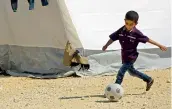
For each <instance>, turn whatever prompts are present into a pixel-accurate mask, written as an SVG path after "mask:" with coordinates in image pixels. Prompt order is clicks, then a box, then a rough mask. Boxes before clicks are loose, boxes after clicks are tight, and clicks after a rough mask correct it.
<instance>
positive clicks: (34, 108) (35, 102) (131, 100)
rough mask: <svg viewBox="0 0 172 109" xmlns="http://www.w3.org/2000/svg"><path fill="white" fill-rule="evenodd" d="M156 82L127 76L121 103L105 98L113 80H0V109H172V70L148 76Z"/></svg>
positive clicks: (150, 73)
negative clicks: (146, 81) (149, 87)
mask: <svg viewBox="0 0 172 109" xmlns="http://www.w3.org/2000/svg"><path fill="white" fill-rule="evenodd" d="M145 73H146V74H148V75H150V76H152V77H153V78H154V79H155V82H154V84H153V86H152V88H151V89H150V91H149V92H146V91H145V88H146V84H145V83H144V82H143V81H142V80H140V79H138V78H135V77H132V76H127V75H126V76H125V78H124V81H123V83H122V86H123V88H124V91H125V92H124V93H125V94H124V96H123V98H122V99H121V100H120V101H119V102H109V101H108V99H107V98H104V97H103V96H102V95H103V94H104V89H105V87H106V86H107V85H108V84H109V83H112V82H114V80H115V77H116V76H115V75H114V76H103V77H100V76H99V77H83V78H80V77H68V78H58V79H32V78H25V77H3V76H1V77H0V109H171V85H172V84H171V68H169V69H165V70H154V71H149V72H145Z"/></svg>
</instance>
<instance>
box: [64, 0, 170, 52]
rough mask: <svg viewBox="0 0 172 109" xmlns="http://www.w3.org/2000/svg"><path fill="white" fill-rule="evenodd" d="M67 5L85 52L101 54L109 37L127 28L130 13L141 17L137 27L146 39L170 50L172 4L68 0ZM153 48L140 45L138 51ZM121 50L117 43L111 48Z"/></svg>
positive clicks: (143, 0)
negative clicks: (136, 13)
mask: <svg viewBox="0 0 172 109" xmlns="http://www.w3.org/2000/svg"><path fill="white" fill-rule="evenodd" d="M66 3H67V6H68V9H69V12H70V14H71V16H72V18H73V22H74V24H75V27H76V29H77V31H78V34H79V37H80V40H81V42H82V44H83V46H84V48H85V49H94V50H96V49H99V50H100V49H101V48H102V46H103V45H104V44H105V43H106V41H107V40H108V36H109V34H111V33H112V32H114V31H115V30H117V29H118V28H120V27H121V26H122V25H123V24H124V16H125V13H126V12H127V11H129V10H135V11H137V12H138V13H139V15H140V19H139V24H138V26H137V27H138V28H139V29H140V30H141V31H142V32H143V33H145V35H147V36H149V37H150V38H152V39H154V40H155V41H158V42H160V43H162V44H164V45H166V46H171V43H170V38H171V27H170V26H171V18H170V17H171V15H170V14H171V13H170V7H171V6H172V5H170V0H118V1H116V0H66ZM95 42H96V43H95ZM153 47H155V46H153V45H150V44H147V45H143V44H140V45H139V48H153ZM119 48H120V45H119V44H118V43H114V44H113V45H111V46H110V47H109V49H119Z"/></svg>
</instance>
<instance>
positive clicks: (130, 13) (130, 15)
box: [125, 11, 139, 23]
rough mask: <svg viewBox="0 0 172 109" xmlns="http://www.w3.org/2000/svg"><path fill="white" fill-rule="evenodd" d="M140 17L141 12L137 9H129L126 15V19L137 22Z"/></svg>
mask: <svg viewBox="0 0 172 109" xmlns="http://www.w3.org/2000/svg"><path fill="white" fill-rule="evenodd" d="M138 19H139V14H138V13H137V12H135V11H128V12H127V13H126V15H125V20H131V21H134V22H135V23H137V21H138Z"/></svg>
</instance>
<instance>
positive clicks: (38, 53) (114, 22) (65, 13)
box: [0, 0, 172, 78]
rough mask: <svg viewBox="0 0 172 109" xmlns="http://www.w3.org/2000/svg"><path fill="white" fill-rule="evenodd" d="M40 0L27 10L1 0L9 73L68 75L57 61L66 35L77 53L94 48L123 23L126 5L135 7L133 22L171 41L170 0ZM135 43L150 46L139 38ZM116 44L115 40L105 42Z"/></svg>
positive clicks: (1, 56) (0, 47)
mask: <svg viewBox="0 0 172 109" xmlns="http://www.w3.org/2000/svg"><path fill="white" fill-rule="evenodd" d="M40 1H41V0H37V1H35V8H34V9H33V10H29V9H28V8H29V7H28V3H27V0H19V3H18V10H17V12H13V11H12V9H11V3H10V0H2V1H1V4H0V13H1V14H0V16H1V17H0V24H1V25H0V37H1V39H0V66H1V67H2V68H3V69H5V70H7V71H8V73H9V74H10V75H13V76H29V77H44V76H47V75H48V76H47V77H49V78H52V77H55V78H56V77H64V76H66V75H70V74H71V73H70V72H69V71H71V68H69V67H66V66H64V65H63V63H62V61H63V53H64V48H65V44H66V43H67V41H70V42H71V43H72V45H73V46H74V47H75V48H76V49H79V50H80V51H81V53H83V54H89V53H90V51H100V50H101V47H102V46H103V44H105V43H106V41H107V40H108V35H109V34H111V33H112V32H114V31H115V30H116V29H118V28H119V27H121V26H122V25H123V19H124V15H125V13H126V12H127V11H128V10H136V11H138V12H139V14H140V20H139V25H138V28H140V29H141V30H142V31H143V32H145V34H147V35H149V36H150V37H151V38H152V39H154V40H156V41H158V42H161V43H163V44H165V45H166V46H168V47H171V43H170V40H169V39H170V38H171V31H172V29H171V15H172V14H171V12H172V11H171V9H172V8H171V4H170V0H165V1H160V0H159V1H157V0H140V1H138V0H132V1H126V0H125V1H124V0H120V1H118V2H117V3H116V1H114V0H108V1H107V0H101V1H100V0H94V1H92V0H82V1H81V0H49V5H48V6H44V7H43V6H41V2H40ZM130 2H132V4H131V5H127V4H129V3H130ZM124 3H125V4H124ZM155 3H156V4H155ZM139 48H140V49H152V48H154V46H152V45H150V44H148V45H143V44H140V45H139ZM119 49H120V45H119V44H118V43H114V44H112V45H111V46H110V47H109V50H119ZM94 53H95V52H94ZM94 53H93V52H92V53H91V54H94ZM167 66H169V64H168V65H166V67H167ZM67 72H68V73H67Z"/></svg>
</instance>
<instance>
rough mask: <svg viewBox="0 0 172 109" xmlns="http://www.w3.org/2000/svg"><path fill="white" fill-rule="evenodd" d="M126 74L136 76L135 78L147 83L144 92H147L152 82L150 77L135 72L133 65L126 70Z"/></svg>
mask: <svg viewBox="0 0 172 109" xmlns="http://www.w3.org/2000/svg"><path fill="white" fill-rule="evenodd" d="M128 72H129V73H130V75H132V76H136V77H138V78H140V79H142V80H143V81H145V82H146V83H147V86H146V91H149V89H150V88H151V86H152V84H153V82H154V80H153V79H152V78H151V77H150V76H148V75H146V74H144V73H141V72H139V71H137V70H136V69H135V68H134V66H133V65H132V66H131V67H130V68H129V69H128Z"/></svg>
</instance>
